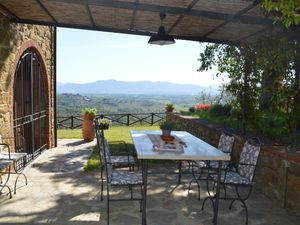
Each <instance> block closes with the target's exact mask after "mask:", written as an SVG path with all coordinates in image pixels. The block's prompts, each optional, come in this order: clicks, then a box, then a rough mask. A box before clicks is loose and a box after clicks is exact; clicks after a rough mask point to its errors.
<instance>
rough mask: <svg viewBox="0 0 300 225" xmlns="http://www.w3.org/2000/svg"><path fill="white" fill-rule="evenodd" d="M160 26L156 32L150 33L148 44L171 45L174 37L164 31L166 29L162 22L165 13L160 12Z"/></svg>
mask: <svg viewBox="0 0 300 225" xmlns="http://www.w3.org/2000/svg"><path fill="white" fill-rule="evenodd" d="M159 16H160V23H161V24H160V27H159V29H158V32H157V34H155V35H152V36H151V37H150V39H149V41H148V43H149V44H153V45H171V44H174V43H175V40H174V38H173V37H172V36H171V35H168V34H167V33H166V30H165V28H164V26H163V25H162V22H163V20H164V18H165V17H166V14H165V13H160V14H159Z"/></svg>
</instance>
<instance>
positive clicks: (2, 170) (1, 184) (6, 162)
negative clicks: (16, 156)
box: [0, 143, 14, 198]
mask: <svg viewBox="0 0 300 225" xmlns="http://www.w3.org/2000/svg"><path fill="white" fill-rule="evenodd" d="M2 147H8V159H0V194H2V190H3V189H4V188H7V189H8V194H9V198H11V197H12V196H11V189H10V187H9V186H8V185H7V183H8V181H9V178H10V170H11V168H10V167H11V166H12V164H13V163H14V161H13V160H11V159H10V149H9V146H8V145H6V144H2V143H0V148H2ZM3 174H7V177H6V179H5V181H3V179H2V175H3Z"/></svg>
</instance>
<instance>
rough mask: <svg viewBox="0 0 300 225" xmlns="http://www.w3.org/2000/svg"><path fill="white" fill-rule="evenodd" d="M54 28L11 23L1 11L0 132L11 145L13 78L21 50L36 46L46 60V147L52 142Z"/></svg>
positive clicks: (50, 145)
mask: <svg viewBox="0 0 300 225" xmlns="http://www.w3.org/2000/svg"><path fill="white" fill-rule="evenodd" d="M53 31H54V30H53V28H50V27H46V26H35V25H25V24H16V23H10V22H9V20H8V19H7V18H5V17H4V16H3V15H2V14H1V13H0V134H1V135H2V136H3V137H9V139H7V140H6V141H7V142H9V143H10V144H11V145H12V146H13V139H12V138H13V115H12V113H13V104H12V102H13V81H14V74H15V69H16V66H17V63H18V60H19V58H20V56H21V55H22V53H23V52H24V51H25V50H26V49H27V48H29V47H34V48H36V49H37V50H38V52H39V53H40V55H41V58H42V60H43V61H44V64H45V70H46V76H47V78H46V80H47V89H48V115H49V124H48V133H49V140H48V144H49V147H53V145H54V101H53V100H54V93H53V90H54V86H53V85H54V68H53V57H52V55H53V49H54V48H53V43H54V42H53V37H54V35H53V34H54V33H53Z"/></svg>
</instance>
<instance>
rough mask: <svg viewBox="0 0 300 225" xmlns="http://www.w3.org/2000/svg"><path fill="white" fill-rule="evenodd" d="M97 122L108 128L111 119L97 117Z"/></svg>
mask: <svg viewBox="0 0 300 225" xmlns="http://www.w3.org/2000/svg"><path fill="white" fill-rule="evenodd" d="M98 122H99V124H100V125H101V126H102V127H105V128H108V127H109V125H110V124H111V120H109V119H105V118H104V119H99V120H98Z"/></svg>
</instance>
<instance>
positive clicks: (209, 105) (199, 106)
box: [195, 104, 211, 111]
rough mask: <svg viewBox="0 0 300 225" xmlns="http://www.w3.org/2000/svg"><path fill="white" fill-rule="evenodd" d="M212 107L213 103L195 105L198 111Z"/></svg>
mask: <svg viewBox="0 0 300 225" xmlns="http://www.w3.org/2000/svg"><path fill="white" fill-rule="evenodd" d="M210 108H211V104H197V105H195V110H196V111H201V110H209V109H210Z"/></svg>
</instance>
